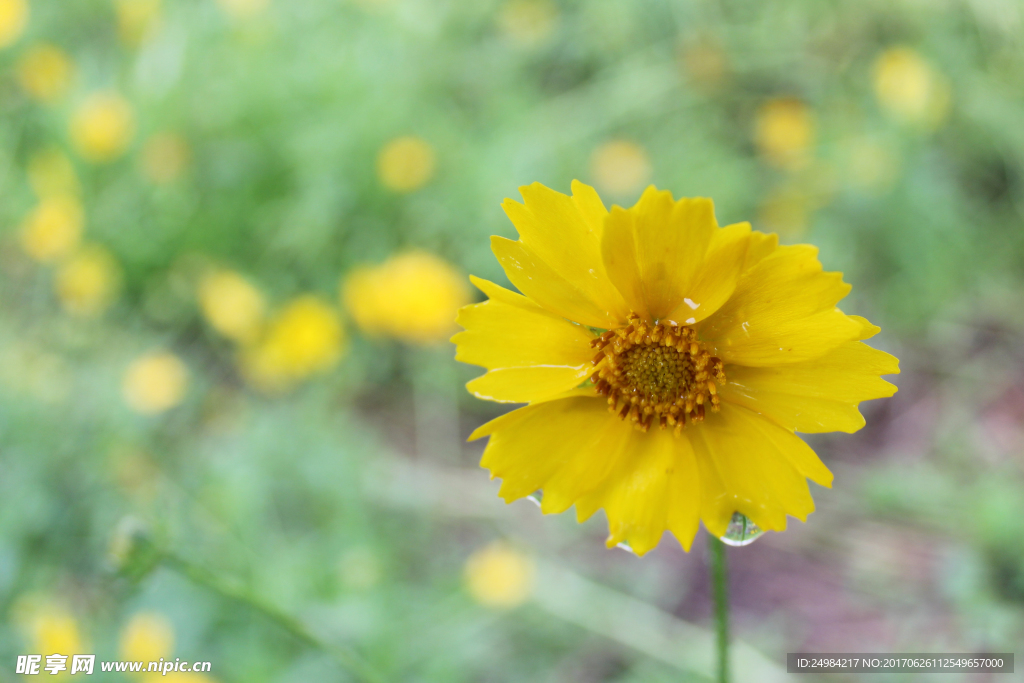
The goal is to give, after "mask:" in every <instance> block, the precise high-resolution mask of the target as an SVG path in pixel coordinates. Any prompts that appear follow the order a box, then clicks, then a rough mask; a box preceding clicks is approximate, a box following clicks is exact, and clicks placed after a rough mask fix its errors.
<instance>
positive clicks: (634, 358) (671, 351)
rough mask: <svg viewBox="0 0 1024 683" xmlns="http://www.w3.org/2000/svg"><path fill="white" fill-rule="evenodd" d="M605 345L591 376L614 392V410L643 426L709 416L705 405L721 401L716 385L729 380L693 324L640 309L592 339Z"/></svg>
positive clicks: (605, 392)
mask: <svg viewBox="0 0 1024 683" xmlns="http://www.w3.org/2000/svg"><path fill="white" fill-rule="evenodd" d="M591 346H593V347H595V348H597V349H599V353H598V354H597V356H595V357H594V360H593V364H594V366H595V368H596V371H595V372H594V374H593V375H591V377H590V381H591V382H593V383H594V384H596V385H597V387H596V390H597V393H598V394H600V395H601V396H607V397H608V410H609V411H611V412H617V413H618V414H619V417H620V418H622V419H623V420H625V419H629V420H630V421H631V422H632V423H633V425H634V426H635V427H636V428H637V429H640V430H642V431H645V432H646V431H647V430H648V429H650V426H651V424H653V423H656V424H657V425H658V426H659V428H660V429H665V428H666V427H667V426H674V427H675V430H674V431H675V434H676V435H678V434H679V433H680V430H681V429H682V428H683V427H684V426H685V425H686V422H687V417H689V422H691V423H692V422H701V421H703V420H704V411H705V406H706V405H707V404H710V406H711V410H712V412H717V411H718V409H719V406H720V405H721V399H720V398H719V396H718V389H717V387H716V384H723V383H724V382H725V369H724V364H723V363H722V360H721V359H720V358H716V357H714V356H712V355H711V354H709V353H708V352H707V351H706V350H705V349H704V345H703V344H702V343H701V342H700V340H698V339H697V333H696V332H695V331H694V330H693V328H691V327H686V326H682V327H680V326H678V325H675V324H674V323H661V322H659V323H657V324H655V325H651V324H650V323H648V322H647V321H645V320H643V319H641V318H640V316H639V315H637V314H636V313H631V314H630V315H629V324H628V325H627V326H626V327H624V328H620V329H617V330H609V331H607V332H605V333H604V334H602V335H601V336H600V337H597V338H596V339H594V340H593V341H592V342H591Z"/></svg>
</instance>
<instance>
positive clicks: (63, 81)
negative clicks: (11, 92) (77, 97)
mask: <svg viewBox="0 0 1024 683" xmlns="http://www.w3.org/2000/svg"><path fill="white" fill-rule="evenodd" d="M17 68H18V81H19V82H20V83H21V87H23V88H24V89H25V91H26V92H28V94H29V95H31V96H32V97H34V98H36V99H37V100H41V101H43V102H53V101H55V100H58V99H60V98H61V97H62V96H64V94H65V93H67V91H68V86H69V85H71V75H72V73H73V71H74V64H73V63H72V62H71V58H70V57H69V56H68V55H67V53H66V52H64V51H63V50H61V49H60V48H59V47H57V46H56V45H51V44H50V43H39V44H37V45H33V46H32V47H30V48H29V49H28V50H27V51H26V52H25V54H24V55H23V56H22V57H21V59H19V60H18V67H17Z"/></svg>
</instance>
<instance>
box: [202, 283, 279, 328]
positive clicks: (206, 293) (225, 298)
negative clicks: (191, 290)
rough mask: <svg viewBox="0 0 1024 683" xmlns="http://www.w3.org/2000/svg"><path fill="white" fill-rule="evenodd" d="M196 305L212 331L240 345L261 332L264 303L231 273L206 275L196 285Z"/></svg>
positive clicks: (249, 287)
mask: <svg viewBox="0 0 1024 683" xmlns="http://www.w3.org/2000/svg"><path fill="white" fill-rule="evenodd" d="M198 295H199V306H200V308H201V310H202V312H203V316H204V317H205V318H206V320H207V321H209V323H210V325H211V326H212V327H213V329H215V330H217V331H218V332H220V333H221V334H223V335H224V336H225V337H227V338H229V339H233V340H234V341H237V342H240V343H247V342H251V341H253V340H255V339H256V338H257V337H258V336H259V334H260V331H261V330H262V329H263V318H264V313H265V310H266V302H265V301H264V300H263V294H261V293H260V290H258V289H256V287H255V286H254V285H253V284H252V283H251V282H249V280H247V279H245V278H244V277H242V275H240V274H238V273H236V272H234V271H232V270H217V271H213V272H210V273H207V274H206V275H205V276H204V277H203V279H202V281H201V282H200V283H199V291H198Z"/></svg>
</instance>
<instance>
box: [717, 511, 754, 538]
mask: <svg viewBox="0 0 1024 683" xmlns="http://www.w3.org/2000/svg"><path fill="white" fill-rule="evenodd" d="M763 535H764V530H763V529H762V528H761V527H759V526H757V525H756V524H754V522H753V521H751V520H750V518H749V517H747V516H746V515H744V514H743V513H742V512H734V513H732V519H730V520H729V526H727V527H726V528H725V536H722V543H724V544H726V545H731V546H743V545H750V544H751V543H753V542H754V541H756V540H757V539H759V538H761V536H763Z"/></svg>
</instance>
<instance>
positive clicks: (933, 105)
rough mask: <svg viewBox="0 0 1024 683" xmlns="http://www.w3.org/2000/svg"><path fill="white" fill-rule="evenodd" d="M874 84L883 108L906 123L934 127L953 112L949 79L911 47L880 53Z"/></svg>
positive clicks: (895, 48) (891, 49) (896, 48)
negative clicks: (950, 110) (951, 109)
mask: <svg viewBox="0 0 1024 683" xmlns="http://www.w3.org/2000/svg"><path fill="white" fill-rule="evenodd" d="M874 85H875V96H876V97H877V98H878V102H879V104H881V105H882V107H883V109H885V111H886V112H887V113H888V114H889V115H891V116H892V117H893V118H895V119H898V120H900V121H903V122H905V123H910V124H916V125H919V126H922V127H924V128H926V129H934V128H938V127H939V126H940V125H941V124H942V123H943V122H944V121H945V120H946V117H947V116H948V114H949V107H950V102H951V91H950V86H949V81H948V80H947V79H946V77H945V76H944V75H943V74H942V73H941V72H940V71H938V70H937V69H936V68H935V67H934V66H932V64H931V63H930V62H928V61H927V60H926V59H925V58H924V57H922V56H921V55H920V54H919V53H918V52H916V51H915V50H913V49H911V48H909V47H894V48H890V49H888V50H886V51H885V52H883V53H882V54H881V55H879V56H878V58H877V59H876V60H875V65H874Z"/></svg>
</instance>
